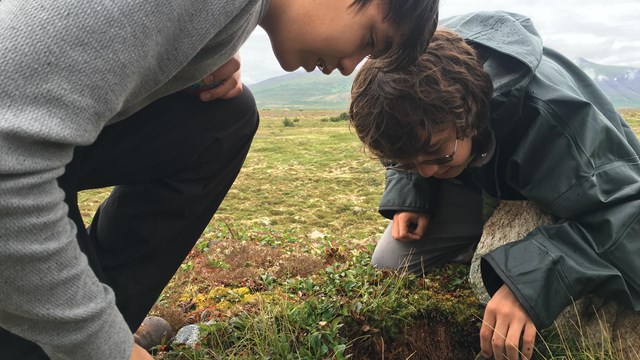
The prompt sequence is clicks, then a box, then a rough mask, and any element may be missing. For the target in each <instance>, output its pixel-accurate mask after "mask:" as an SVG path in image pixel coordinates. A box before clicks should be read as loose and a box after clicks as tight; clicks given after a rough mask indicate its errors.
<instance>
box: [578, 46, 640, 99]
mask: <svg viewBox="0 0 640 360" xmlns="http://www.w3.org/2000/svg"><path fill="white" fill-rule="evenodd" d="M576 64H577V65H578V66H579V67H580V68H581V69H582V70H583V71H584V72H585V73H587V75H589V77H590V78H592V79H593V80H594V81H595V82H596V84H598V86H599V87H600V89H602V91H603V92H604V93H605V94H607V96H608V97H609V99H611V102H612V103H613V105H615V106H616V107H617V108H625V107H626V108H640V69H638V68H633V67H625V66H611V65H601V64H596V63H593V62H590V61H588V60H586V59H582V58H580V59H578V60H577V61H576Z"/></svg>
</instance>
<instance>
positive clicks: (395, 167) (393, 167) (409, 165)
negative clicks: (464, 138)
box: [386, 136, 460, 171]
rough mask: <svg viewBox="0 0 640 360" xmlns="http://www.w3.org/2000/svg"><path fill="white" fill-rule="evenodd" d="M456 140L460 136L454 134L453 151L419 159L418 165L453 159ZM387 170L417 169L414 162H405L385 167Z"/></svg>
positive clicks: (445, 162) (435, 163) (439, 162)
mask: <svg viewBox="0 0 640 360" xmlns="http://www.w3.org/2000/svg"><path fill="white" fill-rule="evenodd" d="M458 140H460V137H458V136H456V142H455V144H454V145H453V151H452V152H451V154H448V155H445V156H441V157H439V158H435V159H429V160H422V161H420V165H444V164H447V163H450V162H451V161H453V158H454V157H455V155H456V151H457V150H458ZM386 169H387V170H399V171H417V169H416V166H415V163H407V164H401V163H400V164H394V165H391V166H387V167H386Z"/></svg>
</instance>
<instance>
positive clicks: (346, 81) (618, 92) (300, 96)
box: [250, 58, 640, 110]
mask: <svg viewBox="0 0 640 360" xmlns="http://www.w3.org/2000/svg"><path fill="white" fill-rule="evenodd" d="M576 64H577V65H578V66H579V67H580V68H581V69H582V70H583V71H584V72H585V73H587V75H589V77H591V78H592V79H593V80H594V81H595V82H596V84H598V86H599V87H600V89H602V91H603V92H604V93H605V94H606V95H607V96H608V97H609V99H611V101H612V102H613V104H614V105H615V106H616V107H617V108H625V107H626V108H640V69H638V68H633V67H625V66H611V65H601V64H596V63H593V62H590V61H588V60H586V59H582V58H580V59H578V60H576ZM352 81H353V75H351V76H342V75H340V73H338V72H334V74H332V75H329V76H327V75H324V74H322V73H321V72H320V71H318V70H316V71H314V72H311V73H305V72H293V73H290V74H286V75H282V76H278V77H274V78H270V79H267V80H264V81H262V82H259V83H257V84H254V85H252V86H250V88H251V91H252V92H253V95H254V96H255V98H256V102H257V103H258V108H259V109H284V108H287V109H307V110H325V109H336V110H347V109H348V108H349V98H350V96H349V93H350V91H351V82H352Z"/></svg>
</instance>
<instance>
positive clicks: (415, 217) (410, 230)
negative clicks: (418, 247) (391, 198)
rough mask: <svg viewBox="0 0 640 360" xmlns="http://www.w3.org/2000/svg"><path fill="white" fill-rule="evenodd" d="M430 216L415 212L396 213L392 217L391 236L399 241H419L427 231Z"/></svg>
mask: <svg viewBox="0 0 640 360" xmlns="http://www.w3.org/2000/svg"><path fill="white" fill-rule="evenodd" d="M430 218H431V215H429V214H425V213H416V212H407V211H403V212H398V213H396V214H395V215H394V216H393V225H392V226H391V236H393V238H394V239H396V240H399V241H416V240H420V239H421V238H422V236H423V235H424V232H425V231H426V230H427V225H429V219H430Z"/></svg>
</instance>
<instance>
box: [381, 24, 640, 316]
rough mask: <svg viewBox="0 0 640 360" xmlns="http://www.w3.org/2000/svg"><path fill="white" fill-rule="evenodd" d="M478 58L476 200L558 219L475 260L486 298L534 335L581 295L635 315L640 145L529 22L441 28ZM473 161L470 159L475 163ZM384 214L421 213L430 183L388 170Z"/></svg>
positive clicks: (639, 268)
mask: <svg viewBox="0 0 640 360" xmlns="http://www.w3.org/2000/svg"><path fill="white" fill-rule="evenodd" d="M440 24H441V26H443V27H446V28H448V29H450V30H453V31H454V32H456V33H458V34H459V35H461V36H462V37H463V38H464V39H466V41H467V42H468V43H469V44H471V45H472V46H474V47H475V48H476V49H478V50H479V53H480V54H481V57H482V58H483V60H486V61H485V63H484V68H485V70H486V71H487V72H488V73H489V74H490V75H491V78H492V80H493V83H494V94H493V98H492V99H491V130H492V131H493V134H494V137H495V143H494V145H495V147H494V148H493V153H492V154H491V153H490V154H489V155H488V156H487V157H486V159H484V161H482V162H481V163H482V165H481V166H476V167H471V166H470V167H469V168H468V169H466V171H468V172H470V173H471V175H472V176H473V178H474V179H475V181H476V182H477V183H478V184H479V185H480V186H481V187H482V189H483V190H484V192H486V193H488V194H489V195H491V196H492V197H495V198H497V199H505V200H524V199H527V200H530V201H533V202H534V203H535V204H537V205H538V206H539V207H540V208H541V209H542V210H544V211H546V212H548V213H550V214H552V215H553V216H555V217H556V219H557V221H556V222H555V223H554V224H552V225H545V226H540V227H538V228H536V229H535V230H533V231H532V232H530V233H529V234H528V235H527V236H526V237H524V238H523V239H514V240H518V241H514V242H513V243H509V244H507V245H504V246H502V247H500V248H498V249H496V250H495V251H493V252H491V253H489V254H487V255H486V256H484V257H483V259H482V265H481V271H482V277H483V280H484V283H485V286H486V287H487V291H488V292H489V294H490V295H493V294H494V293H495V292H496V291H497V290H498V288H499V287H500V286H501V285H502V284H506V285H507V286H508V287H509V289H511V291H512V292H513V293H514V295H515V296H516V297H517V299H518V300H519V302H520V304H522V306H523V307H524V309H525V310H526V311H527V313H528V314H529V316H530V317H531V319H532V320H533V322H534V324H535V325H536V326H537V327H538V328H545V327H548V326H549V325H551V324H552V323H553V321H554V320H555V318H556V317H557V316H558V314H559V313H560V312H561V310H562V309H564V308H565V307H566V306H567V305H569V304H571V302H572V300H574V299H578V298H581V297H583V296H585V295H587V294H594V295H597V296H599V297H602V298H606V299H612V300H615V301H617V302H619V303H621V304H623V305H625V306H627V307H629V308H632V309H634V310H636V311H640V162H639V160H638V154H640V143H639V142H638V139H637V137H636V136H635V135H634V134H633V132H632V131H631V129H630V128H629V126H628V125H627V124H626V123H625V122H624V120H623V119H622V118H621V117H620V116H619V114H618V113H617V112H616V111H615V109H614V108H613V105H612V104H611V103H610V101H609V100H608V99H607V97H606V96H605V95H604V94H603V93H602V92H601V91H600V90H599V89H598V88H597V87H596V85H595V84H594V83H593V81H592V80H591V79H590V78H589V77H588V76H587V75H586V74H584V73H583V72H582V71H581V70H580V69H579V68H577V67H576V66H575V65H574V64H573V63H572V62H571V61H569V60H568V59H566V58H565V57H563V56H562V55H560V54H559V53H557V52H555V51H553V50H551V49H548V48H544V47H543V46H542V41H541V39H540V37H539V35H538V34H537V31H536V30H535V28H534V27H533V24H532V23H531V21H530V20H529V19H528V18H526V17H524V16H522V15H517V14H511V13H504V12H481V13H473V14H468V15H462V16H457V17H453V18H449V19H445V20H444V21H441V23H440ZM474 162H475V160H474ZM386 177H387V179H386V190H385V193H384V195H383V197H382V200H381V203H380V208H379V210H380V213H381V214H382V215H383V216H385V217H388V218H392V217H393V214H394V213H395V212H397V211H418V212H429V196H430V188H431V186H430V183H432V182H433V181H438V180H437V179H424V178H421V177H420V176H419V175H417V174H412V173H406V172H396V171H392V170H388V171H387V174H386Z"/></svg>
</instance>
